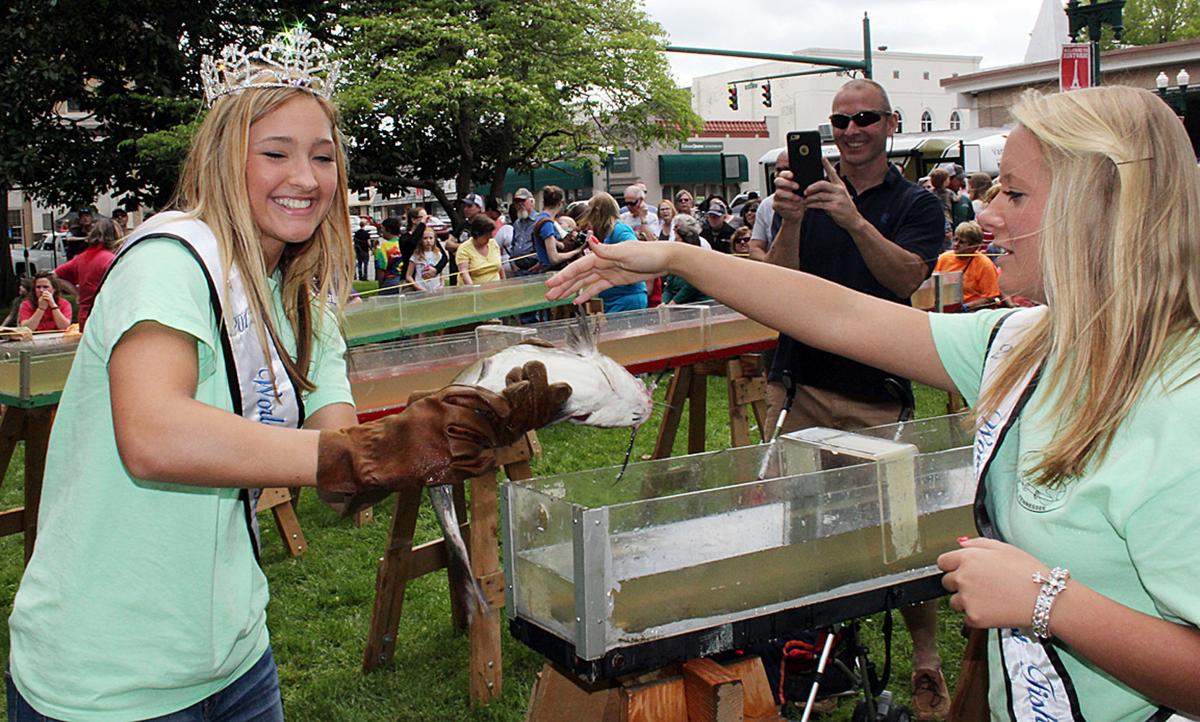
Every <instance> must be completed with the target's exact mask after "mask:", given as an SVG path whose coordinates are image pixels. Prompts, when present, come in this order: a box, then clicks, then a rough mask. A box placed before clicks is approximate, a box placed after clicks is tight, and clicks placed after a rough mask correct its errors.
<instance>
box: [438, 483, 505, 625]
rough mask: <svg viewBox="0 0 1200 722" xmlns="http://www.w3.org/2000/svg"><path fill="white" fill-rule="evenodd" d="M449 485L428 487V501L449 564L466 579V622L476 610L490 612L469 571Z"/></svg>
mask: <svg viewBox="0 0 1200 722" xmlns="http://www.w3.org/2000/svg"><path fill="white" fill-rule="evenodd" d="M451 494H452V490H451V487H450V485H449V484H439V485H437V486H431V487H429V501H430V503H431V504H432V505H433V511H434V514H435V515H436V516H437V520H438V524H440V525H441V527H442V537H443V539H444V540H445V544H446V545H447V546H448V547H449V548H450V551H449V553H448V556H450V557H451V560H450V563H451V564H453V563H455V562H456V561H457V562H458V564H460V565H461V566H462V570H463V574H464V575H465V576H466V578H467V586H468V587H469V589H464V590H463V592H464V593H465V595H466V600H465V604H464V605H463V606H465V607H466V609H467V617H468V620H470V619H472V618H473V616H474V613H475V611H476V610H478V611H479V612H482V613H484V614H487V613H488V612H490V611H491V605H490V604H488V601H487V597H485V596H484V594H483V588H482V587H480V586H479V581H478V580H477V579H475V574H474V572H472V571H471V560H470V558H469V557H468V556H467V546H466V544H465V543H464V542H463V538H462V532H461V531H460V530H459V526H458V514H456V513H455V511H454V498H453V497H452V495H451Z"/></svg>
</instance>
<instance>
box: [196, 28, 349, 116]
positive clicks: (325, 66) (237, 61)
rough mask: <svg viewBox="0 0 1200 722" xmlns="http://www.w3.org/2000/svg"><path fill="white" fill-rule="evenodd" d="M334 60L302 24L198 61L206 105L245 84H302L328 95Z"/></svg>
mask: <svg viewBox="0 0 1200 722" xmlns="http://www.w3.org/2000/svg"><path fill="white" fill-rule="evenodd" d="M338 66H339V63H338V62H337V61H331V60H329V56H328V53H327V52H326V50H325V47H324V46H323V45H322V44H321V43H320V41H318V40H317V39H316V38H314V37H313V36H312V33H310V32H308V30H306V29H305V28H303V27H294V28H291V29H290V30H285V31H283V32H281V33H279V34H278V35H276V36H275V37H274V38H272V39H271V41H270V42H268V43H264V44H263V45H261V46H259V48H258V50H252V51H250V52H246V51H245V50H244V49H242V48H241V47H239V46H237V45H226V46H225V49H224V50H222V51H221V55H220V56H219V57H217V58H212V57H210V56H207V55H206V56H204V59H203V60H201V61H200V80H201V82H202V83H203V85H204V99H205V100H206V101H207V102H208V104H209V105H212V104H213V103H215V102H216V100H217V98H220V97H221V96H223V95H228V94H230V93H237V92H240V91H242V90H244V89H246V88H304V89H305V90H308V91H309V92H311V93H313V94H314V95H319V96H321V97H322V98H329V97H330V96H331V95H333V89H334V86H335V85H336V84H337V79H338Z"/></svg>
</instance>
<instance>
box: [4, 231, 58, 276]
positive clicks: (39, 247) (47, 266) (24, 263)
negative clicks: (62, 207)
mask: <svg viewBox="0 0 1200 722" xmlns="http://www.w3.org/2000/svg"><path fill="white" fill-rule="evenodd" d="M70 235H71V234H69V233H67V232H66V231H57V232H54V233H51V232H49V231H47V232H45V233H42V234H41V235H40V236H39V237H37V238H35V239H34V240H33V245H31V246H30V247H29V250H28V256H27V255H26V250H25V248H24V247H23V246H20V245H13V246H9V254H10V255H11V256H12V263H13V271H14V272H15V273H16V274H17V275H18V276H31V277H32V276H35V275H37V274H38V273H41V272H42V271H53V270H54V269H55V268H57V267H58V266H59V264H61V263H64V262H65V261H66V260H67V252H66V249H65V248H64V245H63V244H64V243H65V242H66V239H67V238H68V237H69V236H70Z"/></svg>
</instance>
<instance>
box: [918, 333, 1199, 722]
mask: <svg viewBox="0 0 1200 722" xmlns="http://www.w3.org/2000/svg"><path fill="white" fill-rule="evenodd" d="M1005 313H1006V312H1005V311H1003V310H1000V311H993V312H979V313H973V314H930V316H929V322H930V326H931V328H932V330H933V340H934V343H935V345H936V347H937V352H938V355H939V356H940V357H941V360H942V364H943V365H944V366H945V368H946V371H947V372H948V373H949V374H950V377H951V378H952V379H953V380H954V384H955V385H956V386H957V387H958V389H959V391H960V392H961V393H962V395H963V397H964V398H965V399H966V400H967V403H968V404H971V405H972V406H973V405H974V404H975V402H976V401H977V400H978V398H979V386H980V378H981V376H982V372H983V362H984V349H985V348H986V346H987V342H988V338H989V336H990V334H991V332H992V329H993V327H994V326H995V324H996V323H997V322H998V321H999V319H1000V317H1001V316H1003V315H1004V314H1005ZM1197 374H1200V344H1197V343H1193V344H1192V345H1190V346H1189V347H1188V348H1187V349H1186V352H1185V353H1184V354H1183V355H1182V356H1181V357H1179V358H1178V359H1177V360H1175V361H1174V362H1173V363H1172V364H1171V365H1170V366H1169V367H1168V368H1166V369H1165V371H1164V372H1163V373H1160V374H1159V375H1158V376H1157V377H1156V378H1155V379H1153V380H1151V381H1150V383H1149V384H1148V385H1147V387H1146V388H1145V390H1144V392H1143V394H1142V395H1141V397H1140V398H1139V399H1138V401H1137V403H1136V405H1135V406H1134V407H1133V409H1132V410H1131V412H1130V414H1129V415H1128V416H1127V417H1126V418H1125V420H1124V421H1123V422H1122V424H1121V426H1120V429H1119V430H1118V432H1117V435H1116V438H1115V439H1114V441H1113V444H1112V447H1111V448H1110V449H1109V451H1108V453H1107V454H1106V455H1105V457H1104V460H1103V461H1102V462H1101V463H1099V464H1093V468H1091V469H1089V470H1088V471H1087V473H1085V474H1084V475H1082V476H1081V477H1079V478H1077V479H1073V480H1071V481H1070V482H1069V483H1067V484H1066V485H1065V486H1064V487H1062V488H1061V489H1046V488H1043V487H1037V486H1033V485H1031V484H1029V483H1026V481H1025V479H1026V478H1027V473H1028V471H1029V470H1030V469H1032V468H1033V466H1034V464H1035V463H1036V461H1035V460H1036V455H1037V452H1038V450H1039V449H1042V448H1044V447H1045V446H1046V444H1047V443H1048V441H1049V439H1050V437H1051V434H1052V433H1053V429H1054V421H1055V420H1054V419H1049V418H1047V417H1046V415H1045V412H1044V408H1045V406H1044V404H1045V400H1046V399H1047V397H1048V395H1049V394H1051V393H1053V389H1048V388H1046V384H1045V383H1043V384H1042V385H1041V386H1039V387H1038V389H1037V390H1036V391H1035V392H1034V394H1033V397H1032V398H1031V399H1030V401H1029V404H1028V405H1027V406H1026V408H1025V411H1024V412H1023V413H1022V414H1021V418H1020V420H1019V421H1018V423H1017V426H1016V427H1014V429H1013V431H1011V432H1010V433H1009V436H1008V437H1007V438H1006V439H1005V443H1004V445H1003V446H1002V447H1001V448H1000V450H999V451H998V452H997V455H996V457H995V459H994V461H993V462H992V467H991V470H990V471H989V473H988V478H987V485H988V486H987V488H988V501H989V503H988V508H989V511H990V512H991V515H992V519H993V520H994V522H995V523H996V528H997V529H998V530H999V531H1000V533H1001V534H1002V535H1003V536H1004V539H1005V540H1006V541H1008V542H1009V543H1012V544H1015V545H1016V546H1019V547H1021V548H1022V549H1024V550H1025V551H1027V552H1029V553H1030V554H1032V555H1033V556H1035V557H1037V558H1038V559H1039V560H1040V561H1041V562H1042V563H1044V564H1046V565H1047V566H1050V567H1054V566H1062V567H1066V568H1067V569H1069V570H1070V572H1071V578H1072V579H1073V580H1076V581H1078V582H1080V583H1082V584H1086V585H1087V586H1088V587H1091V588H1092V589H1094V590H1096V591H1097V592H1099V593H1100V594H1103V595H1104V596H1106V597H1108V598H1110V599H1113V600H1115V601H1117V602H1119V603H1121V604H1124V605H1125V606H1127V607H1131V608H1133V609H1136V610H1138V611H1140V612H1144V613H1145V614H1149V615H1152V616H1155V617H1159V618H1161V619H1166V620H1169V621H1172V622H1176V623H1179V624H1185V625H1189V626H1195V625H1196V623H1197V622H1200V575H1198V574H1197V570H1198V569H1200V524H1197V523H1196V510H1197V508H1198V505H1200V452H1198V451H1197V438H1196V434H1197V430H1198V429H1200V379H1197V378H1196V377H1197ZM1043 378H1045V374H1043ZM1029 583H1030V584H1033V583H1034V582H1033V581H1030V582H1029ZM1032 612H1033V610H1032V609H1031V610H1030V616H1031V617H1032ZM1057 646H1058V651H1059V654H1060V656H1061V658H1062V660H1063V664H1064V666H1065V667H1066V671H1067V673H1068V674H1069V675H1070V677H1071V679H1072V681H1073V683H1074V686H1075V689H1076V692H1077V694H1078V697H1079V701H1080V705H1081V708H1082V709H1081V711H1082V713H1083V716H1084V717H1085V718H1086V719H1088V720H1089V721H1090V722H1104V721H1111V722H1142V721H1143V720H1146V719H1147V718H1149V717H1150V716H1151V715H1152V714H1153V713H1154V711H1155V709H1156V708H1157V705H1155V704H1154V703H1153V702H1151V701H1149V700H1147V699H1146V698H1145V697H1143V696H1142V695H1140V694H1138V693H1136V692H1134V691H1133V690H1131V689H1130V688H1129V687H1127V686H1125V685H1123V684H1121V683H1120V682H1118V681H1116V680H1114V679H1113V678H1112V677H1111V676H1109V675H1108V674H1106V673H1105V672H1103V671H1101V670H1100V669H1098V668H1096V667H1095V666H1094V665H1092V664H1091V663H1089V662H1088V661H1087V660H1085V659H1083V658H1081V657H1079V656H1077V655H1076V653H1075V652H1074V650H1072V649H1071V648H1070V647H1067V646H1065V645H1062V644H1059V645H1057ZM1000 666H1001V663H1000V658H999V653H998V650H997V645H996V641H995V636H994V635H993V636H992V639H991V643H990V644H989V657H988V668H989V670H990V672H991V683H990V693H989V699H990V704H991V709H992V717H993V719H1004V720H1007V719H1009V714H1008V701H1007V695H1006V694H1005V691H1004V688H1003V677H1002V674H1001V670H1000ZM1029 703H1030V701H1029V700H1021V699H1016V698H1014V700H1013V704H1014V705H1022V704H1025V705H1028V704H1029Z"/></svg>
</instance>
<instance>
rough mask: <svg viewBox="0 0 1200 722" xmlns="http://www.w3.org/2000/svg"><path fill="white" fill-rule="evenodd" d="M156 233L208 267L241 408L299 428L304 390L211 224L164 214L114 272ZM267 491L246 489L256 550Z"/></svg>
mask: <svg viewBox="0 0 1200 722" xmlns="http://www.w3.org/2000/svg"><path fill="white" fill-rule="evenodd" d="M151 237H167V238H173V239H175V240H177V241H179V243H181V244H182V245H183V246H184V248H186V249H187V250H188V251H189V252H190V253H191V254H192V256H194V257H195V258H196V260H197V262H198V263H199V264H200V267H201V270H203V271H204V275H205V278H206V280H207V281H208V289H209V296H210V301H211V303H212V308H213V313H214V314H215V315H216V317H217V319H218V328H219V331H220V342H221V353H222V354H223V355H224V357H225V371H226V374H227V376H228V382H229V395H230V402H231V404H232V405H233V408H234V410H235V412H236V413H239V414H241V415H242V416H243V417H244V418H247V419H249V420H251V421H256V422H258V423H261V424H267V425H270V426H281V427H285V428H291V429H295V428H299V427H300V425H301V424H302V423H304V404H303V402H302V401H301V400H300V395H299V394H298V393H297V391H296V388H295V385H294V384H293V383H292V380H291V377H290V376H289V375H288V372H287V368H286V367H285V366H284V365H283V361H282V359H281V358H280V357H279V349H278V347H277V344H275V343H273V342H272V341H273V339H271V337H270V334H268V336H267V339H268V343H267V347H268V354H264V352H263V347H262V344H260V343H259V342H258V334H257V333H256V332H255V329H254V325H255V323H256V322H255V319H254V314H253V313H251V311H250V304H249V301H248V298H247V295H246V287H245V285H244V284H243V283H242V277H241V273H240V272H239V271H238V268H237V266H236V265H234V266H231V267H230V272H229V277H228V278H225V276H224V273H223V270H222V265H221V252H220V247H219V246H218V244H217V238H216V236H215V235H213V232H212V229H210V228H209V227H208V225H207V224H205V223H204V222H203V221H200V220H198V219H195V218H191V217H189V216H188V215H187V214H184V213H181V212H179V211H166V212H163V213H159V214H158V215H156V216H154V218H152V219H150V220H149V221H147V222H146V223H143V224H142V225H141V226H140V227H139V228H138V229H137V230H136V231H135V232H134V233H132V234H130V236H129V237H128V238H127V239H126V240H125V242H124V243H123V244H122V246H121V250H120V251H119V252H118V253H117V258H116V260H114V261H113V263H112V265H110V266H109V272H111V271H112V268H113V267H114V266H115V265H116V264H117V262H118V261H120V259H121V258H122V257H123V256H124V255H125V254H126V253H127V252H128V251H129V249H130V248H132V247H134V246H135V245H137V244H138V242H139V241H141V240H143V239H145V238H151ZM107 277H108V274H107V272H106V274H105V278H106V279H107ZM101 284H103V281H101ZM268 356H269V357H268ZM261 493H262V490H261V489H257V488H255V489H244V490H243V494H242V498H243V501H244V502H245V504H246V524H247V526H248V527H249V529H250V533H251V536H252V540H253V542H254V548H255V553H256V554H257V552H258V540H259V534H258V519H257V517H256V516H255V514H254V509H255V507H256V506H257V504H258V497H259V495H260V494H261Z"/></svg>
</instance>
